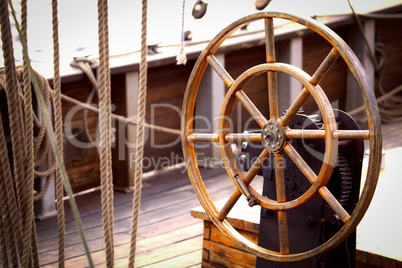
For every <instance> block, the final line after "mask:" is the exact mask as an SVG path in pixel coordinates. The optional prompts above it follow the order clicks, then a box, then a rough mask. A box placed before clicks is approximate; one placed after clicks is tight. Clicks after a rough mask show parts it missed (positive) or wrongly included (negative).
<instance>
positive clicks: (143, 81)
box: [128, 0, 148, 268]
mask: <svg viewBox="0 0 402 268" xmlns="http://www.w3.org/2000/svg"><path fill="white" fill-rule="evenodd" d="M147 13H148V1H147V0H142V12H141V61H140V81H139V94H138V100H137V101H138V118H139V122H138V123H139V124H138V125H137V139H136V145H137V149H136V158H135V160H136V161H135V163H136V165H135V166H134V183H133V184H134V193H133V209H132V218H131V241H130V254H129V264H128V267H130V268H133V267H134V264H135V251H136V245H137V231H138V218H139V212H140V201H141V190H142V160H143V154H144V118H145V106H146V103H147V99H146V98H147V69H148V65H147Z"/></svg>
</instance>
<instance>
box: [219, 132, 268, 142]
mask: <svg viewBox="0 0 402 268" xmlns="http://www.w3.org/2000/svg"><path fill="white" fill-rule="evenodd" d="M225 141H227V142H261V134H260V133H241V134H238V133H229V134H227V135H226V136H225Z"/></svg>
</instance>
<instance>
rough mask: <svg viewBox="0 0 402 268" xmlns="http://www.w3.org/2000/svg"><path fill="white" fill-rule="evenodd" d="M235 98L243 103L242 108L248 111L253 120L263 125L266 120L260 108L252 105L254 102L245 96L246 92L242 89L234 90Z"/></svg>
mask: <svg viewBox="0 0 402 268" xmlns="http://www.w3.org/2000/svg"><path fill="white" fill-rule="evenodd" d="M235 95H236V97H237V99H238V100H239V101H240V102H241V104H243V106H244V108H246V110H247V111H248V112H249V113H250V115H251V116H252V117H253V118H254V120H255V121H256V122H257V123H258V125H260V126H261V127H263V126H264V125H265V124H266V123H267V122H268V121H267V119H265V117H264V116H263V115H262V113H261V112H260V110H258V108H257V107H256V106H255V105H254V103H253V102H252V101H251V100H250V99H249V98H248V97H247V95H246V93H244V91H243V90H238V91H236V94H235Z"/></svg>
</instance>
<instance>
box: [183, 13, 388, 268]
mask: <svg viewBox="0 0 402 268" xmlns="http://www.w3.org/2000/svg"><path fill="white" fill-rule="evenodd" d="M277 18H279V19H285V20H289V21H293V22H296V23H298V24H300V25H302V26H305V27H307V28H310V29H311V30H313V31H314V32H316V33H318V34H319V35H321V36H322V37H323V38H324V39H325V40H327V42H329V44H330V45H331V46H332V50H331V51H330V52H329V54H328V55H327V57H326V58H325V59H324V60H323V62H322V63H321V65H320V66H319V68H318V69H317V70H316V72H315V73H314V74H313V76H309V75H308V74H307V73H306V72H304V71H303V70H301V69H299V68H297V67H295V66H292V65H288V64H285V63H279V62H277V61H276V58H275V43H274V42H275V41H274V26H273V21H274V19H277ZM257 20H263V21H264V25H265V44H266V63H263V64H260V65H257V66H254V67H252V68H250V69H248V70H246V71H245V72H243V73H242V74H241V75H240V76H239V77H237V78H235V79H234V78H232V77H231V76H230V75H229V73H228V72H227V71H226V70H225V68H224V67H222V65H221V64H220V63H219V62H218V60H217V59H216V58H215V56H214V54H215V53H216V51H217V50H218V49H219V47H220V46H221V44H222V43H223V42H224V41H225V40H226V39H227V38H228V37H229V36H231V35H232V34H233V33H234V32H235V31H236V30H237V29H239V28H241V27H243V26H245V25H247V24H249V23H251V22H253V21H257ZM339 56H340V57H342V58H343V60H344V61H345V63H346V64H347V66H348V68H349V70H350V71H351V72H352V74H353V76H354V78H355V79H356V81H357V84H358V85H359V87H360V91H361V95H362V98H363V100H364V104H365V111H366V114H367V118H368V130H338V129H337V124H336V121H335V116H334V112H333V109H332V107H331V104H330V102H329V100H328V98H327V96H326V95H325V93H324V91H323V90H322V89H321V87H320V85H319V82H320V81H321V79H322V78H323V77H324V76H325V74H326V73H327V71H329V69H330V67H331V65H332V64H333V63H334V61H335V60H336V59H337V58H338V57H339ZM208 65H209V66H211V67H212V68H213V69H214V70H215V72H216V73H217V74H218V75H219V76H220V77H221V78H222V80H223V81H224V83H225V84H226V85H227V87H228V89H229V90H228V92H227V93H226V96H225V98H224V101H223V103H222V107H221V111H220V115H219V118H220V120H219V128H218V133H210V134H206V133H196V132H194V128H193V127H194V126H193V124H194V122H193V120H194V108H195V102H196V98H197V92H198V89H199V85H200V81H201V79H202V77H203V74H204V72H205V69H206V68H207V66H208ZM277 72H282V73H285V74H288V75H290V76H292V77H294V78H295V79H297V80H298V81H299V82H300V83H301V84H302V85H303V86H304V88H303V90H302V91H301V92H300V94H299V95H298V97H297V98H296V100H295V101H294V102H293V103H292V104H291V105H290V107H289V108H288V109H287V110H286V112H285V113H284V115H283V116H280V114H279V111H278V110H279V109H278V90H280V89H277V81H276V73H277ZM258 75H267V78H268V79H267V81H268V103H267V105H269V117H265V116H264V115H263V114H262V113H261V112H260V110H259V109H258V108H257V107H256V105H254V104H253V102H252V101H251V100H250V99H249V98H248V97H247V95H246V93H245V91H243V88H244V87H245V85H246V84H247V83H248V82H249V81H251V80H252V79H253V78H254V77H256V76H258ZM309 96H312V97H313V99H314V101H315V103H316V104H317V106H318V108H319V111H320V113H321V115H322V119H323V130H300V129H291V128H290V127H289V123H290V122H291V120H292V119H293V117H294V116H295V115H296V113H297V112H298V111H299V109H300V108H301V107H302V105H303V104H304V103H305V101H306V99H307V97H309ZM237 101H239V102H240V103H241V104H242V106H243V107H244V108H245V109H246V110H247V111H248V112H249V113H250V115H251V116H252V117H253V118H254V120H255V121H256V122H257V123H258V125H259V126H260V128H261V134H260V133H258V134H255V133H254V134H244V133H231V132H230V129H231V127H230V120H227V118H230V117H231V115H232V111H233V109H234V105H235V103H236V102H237ZM299 138H305V139H324V140H325V152H324V155H323V159H322V163H323V164H322V166H321V169H320V171H319V172H318V174H316V173H315V172H314V171H313V170H312V169H311V168H310V166H309V164H308V163H306V161H305V160H304V159H303V158H302V157H300V155H299V154H298V152H297V151H296V150H295V149H294V147H293V146H292V144H291V141H292V139H299ZM343 139H367V140H369V141H370V158H369V164H368V170H367V177H366V180H365V184H364V187H363V190H362V193H361V195H360V198H359V202H358V203H357V205H356V208H355V209H354V211H353V213H351V214H349V213H348V212H347V211H346V210H345V209H344V208H343V206H342V205H341V204H340V203H339V201H338V200H337V199H336V198H335V197H334V196H333V194H332V193H331V192H330V191H329V190H328V188H327V187H326V184H327V183H328V181H329V179H330V177H331V174H332V171H333V169H334V166H335V164H336V160H337V156H338V140H343ZM244 141H252V142H260V143H261V144H262V146H263V147H264V150H263V151H262V153H261V154H260V155H259V157H258V159H257V160H256V161H255V162H254V163H253V165H252V166H251V168H250V169H249V170H248V171H247V173H246V174H245V175H243V174H242V173H241V172H240V169H239V167H238V166H237V164H236V161H235V157H234V154H233V151H232V148H231V146H230V143H232V142H244ZM205 142H209V143H218V144H219V148H220V152H221V156H222V159H223V160H224V161H223V163H224V164H225V168H226V171H227V174H228V176H229V177H230V179H231V180H232V181H233V183H234V185H235V186H236V190H235V191H234V192H233V194H232V195H231V197H230V198H229V199H228V200H227V202H226V204H225V205H224V206H223V208H222V209H220V210H218V209H217V208H216V206H215V205H214V203H213V201H212V199H211V197H210V195H209V193H208V191H207V188H206V187H205V185H204V181H203V178H202V177H201V174H200V171H199V168H198V165H197V160H196V154H195V146H194V145H195V143H205ZM182 145H183V153H184V157H185V161H186V163H187V169H188V174H189V176H190V179H191V181H192V184H193V187H194V189H195V192H196V194H197V197H198V199H199V200H200V202H201V204H202V206H203V207H204V209H205V211H206V213H207V214H208V215H209V217H210V219H211V220H212V222H213V223H214V224H215V225H216V226H217V227H218V229H219V230H220V231H221V232H222V233H223V234H225V235H226V236H227V237H228V238H230V239H231V240H232V241H233V242H234V243H235V244H237V245H238V246H239V247H241V248H242V249H244V250H246V251H248V252H250V253H252V254H255V255H257V256H259V257H262V258H266V259H268V260H272V261H281V262H289V261H298V260H303V259H307V258H310V257H313V256H317V255H320V254H322V253H324V252H327V251H328V250H330V249H332V248H334V247H335V246H336V245H338V244H339V243H340V242H341V241H343V240H344V239H345V238H346V237H347V236H348V235H349V234H350V233H351V232H352V231H353V230H354V229H355V228H356V226H357V225H358V223H359V222H360V220H361V219H362V217H363V215H364V214H365V212H366V210H367V208H368V206H369V204H370V201H371V199H372V197H373V194H374V190H375V187H376V184H377V180H378V175H379V169H380V162H381V148H382V140H381V132H380V118H379V113H378V107H377V104H376V101H375V96H374V93H373V89H372V87H371V85H370V82H369V80H368V77H367V75H366V73H365V71H364V69H363V67H362V66H361V64H360V62H359V60H358V59H357V57H356V55H355V54H354V53H353V51H352V50H351V49H350V48H349V46H348V45H347V44H346V43H345V42H344V41H343V40H342V39H341V38H340V37H339V36H338V35H337V34H335V33H334V32H333V31H332V30H331V29H329V28H328V27H326V26H325V25H322V24H321V23H319V22H317V21H315V20H312V19H305V18H301V17H298V16H294V15H291V14H287V13H277V12H261V13H257V14H253V15H250V16H247V17H244V18H242V19H239V20H238V21H236V22H234V23H233V24H231V25H229V26H228V27H227V28H225V29H224V30H222V31H221V32H220V33H219V34H218V35H217V36H216V37H215V38H214V39H212V41H211V42H210V43H209V44H208V45H207V47H206V48H205V49H204V51H203V52H202V53H201V55H200V56H199V58H198V60H197V62H196V64H195V66H194V69H193V71H192V73H191V76H190V78H189V81H188V84H187V89H186V93H185V96H184V102H183V117H182ZM272 154H273V155H274V160H275V178H276V193H277V200H272V199H268V198H267V197H264V196H262V195H261V194H259V193H258V192H257V191H256V190H255V189H253V188H252V187H251V186H250V185H249V184H250V182H251V181H252V180H253V179H254V178H255V176H256V175H257V173H258V171H259V170H260V168H261V166H262V165H263V163H264V161H266V160H267V158H268V157H269V156H270V155H272ZM284 154H287V155H288V156H289V157H290V159H292V161H293V162H294V163H295V164H296V166H297V167H298V168H299V169H300V170H301V172H302V173H303V174H304V176H305V177H306V178H307V179H308V180H309V181H310V183H311V186H310V188H309V189H308V190H307V191H306V192H305V193H304V194H302V195H301V196H300V197H298V198H296V199H293V200H286V189H285V184H284V180H285V179H284V168H285V167H284V165H283V160H284ZM242 194H243V195H245V196H246V198H247V200H248V202H249V205H250V206H253V205H260V206H261V207H264V208H267V209H270V210H276V211H277V212H278V221H279V230H278V232H279V242H280V250H279V252H276V251H272V250H268V249H265V248H263V247H260V246H258V245H256V244H254V243H253V242H251V241H249V240H247V238H245V237H243V236H242V235H240V234H239V233H238V232H237V231H236V230H235V229H234V228H233V227H232V226H231V225H230V224H229V222H228V221H227V220H225V219H226V217H227V215H228V213H229V212H230V210H231V209H232V208H233V206H234V205H235V203H236V202H237V201H238V199H239V197H240V196H241V195H242ZM318 194H319V195H321V196H322V197H323V199H324V200H325V201H326V202H327V204H328V205H329V206H330V207H331V208H332V209H333V211H334V212H335V213H336V214H337V215H338V216H339V218H340V219H341V220H342V222H343V227H342V228H341V229H340V230H339V232H337V233H336V234H335V235H334V236H333V237H332V238H331V239H329V240H328V241H326V242H325V243H323V244H321V245H320V246H318V247H316V248H314V249H311V250H308V251H306V252H299V253H290V252H289V237H288V228H287V226H288V222H287V211H288V210H289V209H292V208H295V207H297V206H300V205H302V204H304V203H306V202H309V201H310V200H312V199H313V198H314V197H315V196H316V195H318Z"/></svg>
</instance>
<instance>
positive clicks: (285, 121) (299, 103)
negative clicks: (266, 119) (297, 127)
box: [279, 88, 310, 127]
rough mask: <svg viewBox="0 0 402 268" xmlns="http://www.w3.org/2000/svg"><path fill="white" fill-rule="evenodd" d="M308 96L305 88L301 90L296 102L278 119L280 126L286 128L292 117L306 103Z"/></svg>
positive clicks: (308, 93)
mask: <svg viewBox="0 0 402 268" xmlns="http://www.w3.org/2000/svg"><path fill="white" fill-rule="evenodd" d="M308 96H310V92H309V91H308V89H307V88H303V89H302V91H301V92H300V93H299V95H298V96H297V98H296V100H295V101H294V102H293V103H292V104H291V105H290V107H289V109H288V110H287V111H286V112H285V114H284V115H283V117H282V118H281V119H279V124H281V125H282V126H283V127H286V126H288V125H289V123H290V121H292V119H293V117H294V116H295V115H296V113H297V112H298V111H299V110H300V108H301V107H302V106H303V103H304V102H305V101H306V99H307V98H308Z"/></svg>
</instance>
